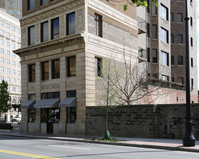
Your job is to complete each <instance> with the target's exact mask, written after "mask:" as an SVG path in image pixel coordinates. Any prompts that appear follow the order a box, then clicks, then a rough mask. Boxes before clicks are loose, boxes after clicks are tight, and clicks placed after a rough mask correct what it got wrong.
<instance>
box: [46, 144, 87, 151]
mask: <svg viewBox="0 0 199 159" xmlns="http://www.w3.org/2000/svg"><path fill="white" fill-rule="evenodd" d="M48 146H52V147H63V148H69V149H77V150H86V151H90V150H91V149H87V148H80V147H71V146H61V145H48Z"/></svg>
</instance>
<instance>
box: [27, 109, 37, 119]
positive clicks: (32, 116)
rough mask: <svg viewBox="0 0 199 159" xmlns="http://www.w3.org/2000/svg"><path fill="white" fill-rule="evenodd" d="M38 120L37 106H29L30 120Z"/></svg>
mask: <svg viewBox="0 0 199 159" xmlns="http://www.w3.org/2000/svg"><path fill="white" fill-rule="evenodd" d="M35 120H36V109H35V108H29V109H28V122H29V123H34V122H35Z"/></svg>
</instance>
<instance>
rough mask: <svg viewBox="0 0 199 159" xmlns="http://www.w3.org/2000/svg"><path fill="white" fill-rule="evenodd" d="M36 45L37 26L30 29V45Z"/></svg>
mask: <svg viewBox="0 0 199 159" xmlns="http://www.w3.org/2000/svg"><path fill="white" fill-rule="evenodd" d="M33 44H35V26H31V27H28V45H33Z"/></svg>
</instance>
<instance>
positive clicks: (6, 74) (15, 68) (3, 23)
mask: <svg viewBox="0 0 199 159" xmlns="http://www.w3.org/2000/svg"><path fill="white" fill-rule="evenodd" d="M20 47H21V29H20V23H19V20H18V19H17V18H15V17H13V16H11V15H9V14H8V13H7V12H6V11H5V9H2V8H0V82H1V81H2V80H5V81H7V82H8V86H9V94H10V96H11V104H12V105H18V104H20V100H21V65H20V57H19V56H18V55H16V54H15V53H13V50H16V49H18V48H20ZM15 113H16V112H15V111H14V110H13V109H11V110H10V111H9V112H8V114H7V115H8V121H10V115H12V116H14V115H16V114H15Z"/></svg>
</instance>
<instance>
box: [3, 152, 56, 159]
mask: <svg viewBox="0 0 199 159" xmlns="http://www.w3.org/2000/svg"><path fill="white" fill-rule="evenodd" d="M0 153H7V154H12V155H19V156H26V157H34V158H41V159H60V158H54V157H49V156H42V155H35V154H29V153H22V152H16V151H8V150H0Z"/></svg>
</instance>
